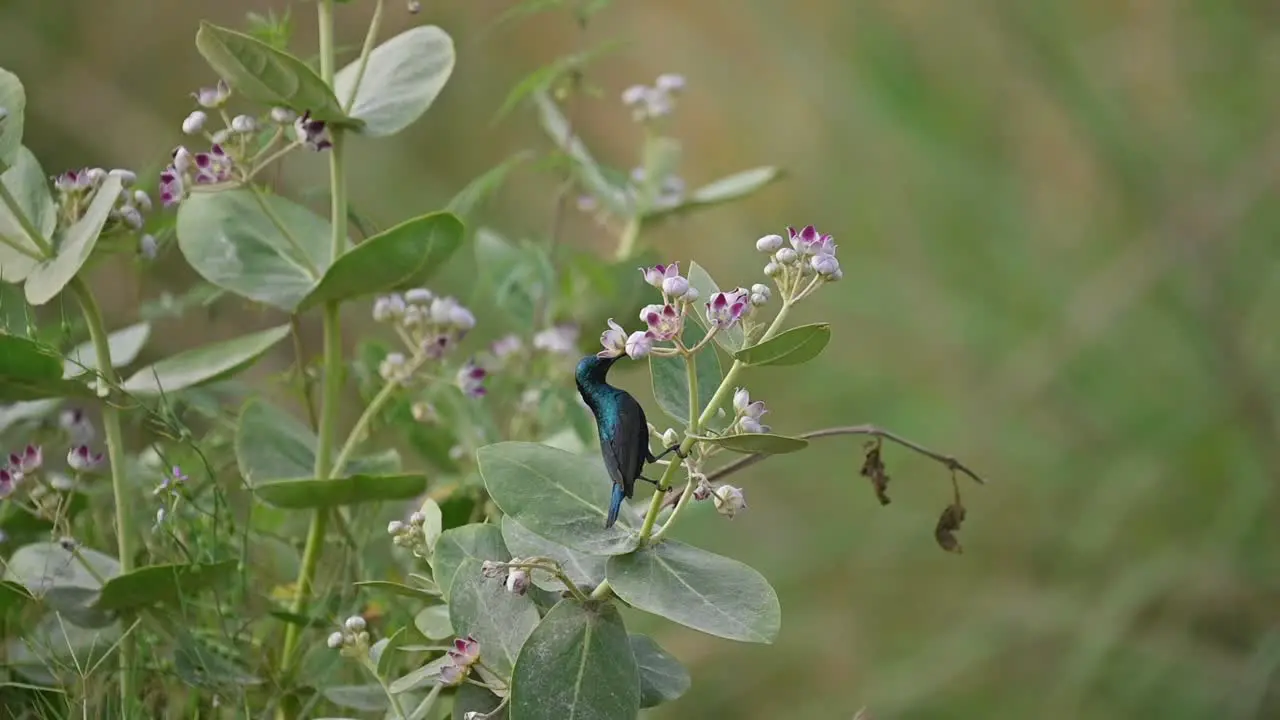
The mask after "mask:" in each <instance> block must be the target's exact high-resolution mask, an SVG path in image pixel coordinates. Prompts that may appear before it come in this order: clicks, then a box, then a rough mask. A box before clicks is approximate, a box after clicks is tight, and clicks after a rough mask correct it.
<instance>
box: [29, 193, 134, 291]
mask: <svg viewBox="0 0 1280 720" xmlns="http://www.w3.org/2000/svg"><path fill="white" fill-rule="evenodd" d="M121 190H123V186H122V185H121V184H120V178H119V177H117V176H115V175H108V176H107V177H106V179H104V180H103V181H102V185H100V186H98V191H97V192H96V193H94V195H93V200H91V201H90V202H89V207H88V209H86V210H85V211H84V216H83V217H81V218H80V219H79V220H78V221H76V224H75V225H72V226H71V227H70V228H67V231H66V233H65V234H64V235H63V236H62V242H61V243H60V244H59V246H58V250H57V254H56V255H54V256H53V257H51V258H49V259H47V260H43V261H41V262H40V263H39V264H38V265H36V266H35V267H34V268H32V269H31V272H30V273H28V274H27V281H26V284H25V285H24V289H25V290H26V295H27V302H29V303H31V304H32V305H43V304H45V303H47V302H49V301H50V300H52V299H53V298H54V297H55V296H57V294H58V293H60V292H62V288H64V287H66V286H67V283H69V282H71V281H72V279H74V278H75V276H76V273H78V272H80V268H81V267H83V266H84V264H85V261H87V260H88V259H89V255H90V254H92V253H93V247H94V245H97V244H98V236H99V235H100V234H101V233H102V226H103V225H105V224H106V222H107V219H108V217H110V215H111V209H112V208H113V207H115V204H116V198H118V197H120V191H121Z"/></svg>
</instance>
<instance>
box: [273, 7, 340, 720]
mask: <svg viewBox="0 0 1280 720" xmlns="http://www.w3.org/2000/svg"><path fill="white" fill-rule="evenodd" d="M333 3H334V0H320V2H319V3H317V5H316V9H317V18H318V20H319V26H320V32H319V35H320V76H321V78H323V79H324V81H325V82H326V83H328V85H329V86H330V87H333V64H334V44H333ZM332 136H333V147H332V148H330V150H329V188H330V191H329V194H330V199H331V204H330V215H331V217H330V223H331V225H332V228H333V237H332V238H331V253H330V257H331V258H332V262H337V260H338V258H339V257H341V255H342V252H343V250H345V249H346V236H347V233H346V227H347V192H346V190H347V185H346V178H345V176H344V163H343V153H342V151H343V146H344V142H343V134H342V131H341V130H339V129H336V128H335V129H332ZM322 321H323V328H324V357H323V364H324V388H323V391H322V394H321V401H320V427H319V433H318V435H319V441H318V442H317V445H316V464H315V476H316V478H318V479H320V480H327V479H329V478H330V477H331V476H332V475H333V446H334V440H335V437H336V435H337V428H338V411H339V403H340V401H341V395H342V378H343V367H342V327H341V322H340V318H339V305H338V303H336V302H328V303H325V304H324V306H323V316H322ZM328 522H329V512H328V509H326V508H319V509H317V510H316V511H315V514H314V515H312V516H311V526H310V528H309V529H308V530H307V544H306V547H305V548H304V550H303V553H302V567H301V568H299V570H298V580H297V583H296V584H295V587H294V598H293V604H292V606H291V607H290V610H291V611H292V612H293V613H294V614H297V615H301V614H303V613H304V612H305V611H306V608H307V603H308V602H309V601H310V599H311V585H312V583H313V581H314V580H315V574H316V567H317V566H318V565H319V563H320V556H321V554H323V552H324V536H325V529H326V526H327V525H328ZM300 634H301V628H300V627H299V626H298V625H295V624H292V623H290V624H289V626H288V628H286V629H285V636H284V644H283V647H282V648H281V656H280V674H281V675H282V676H285V678H286V679H287V677H288V675H289V673H290V671H291V670H292V668H293V660H294V655H295V652H294V651H295V650H296V649H297V646H298V639H299V636H300ZM291 711H292V703H289V702H286V703H283V704H282V705H281V714H282V715H283V716H284V717H289V716H291V715H292V712H291Z"/></svg>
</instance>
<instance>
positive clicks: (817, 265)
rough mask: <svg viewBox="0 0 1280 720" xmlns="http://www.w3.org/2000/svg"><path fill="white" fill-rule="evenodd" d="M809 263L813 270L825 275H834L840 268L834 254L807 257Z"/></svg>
mask: <svg viewBox="0 0 1280 720" xmlns="http://www.w3.org/2000/svg"><path fill="white" fill-rule="evenodd" d="M809 264H810V265H812V266H813V269H814V272H816V273H818V274H819V275H823V276H826V277H830V276H831V275H835V274H836V272H838V271H839V270H840V261H839V260H836V256H835V255H827V254H825V253H824V254H821V255H814V256H813V257H811V258H809Z"/></svg>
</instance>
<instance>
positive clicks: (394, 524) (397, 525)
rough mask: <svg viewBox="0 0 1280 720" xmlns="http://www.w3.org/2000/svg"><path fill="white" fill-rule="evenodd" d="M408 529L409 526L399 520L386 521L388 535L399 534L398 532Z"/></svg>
mask: <svg viewBox="0 0 1280 720" xmlns="http://www.w3.org/2000/svg"><path fill="white" fill-rule="evenodd" d="M408 529H409V528H408V527H407V526H406V525H405V524H404V523H402V522H400V521H399V520H392V521H391V522H389V523H387V534H388V535H399V534H400V533H402V532H404V531H405V530H408Z"/></svg>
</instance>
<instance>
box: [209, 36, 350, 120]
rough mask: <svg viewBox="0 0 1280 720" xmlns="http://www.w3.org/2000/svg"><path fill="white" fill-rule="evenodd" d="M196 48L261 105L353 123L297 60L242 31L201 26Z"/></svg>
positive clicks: (326, 88) (235, 87)
mask: <svg viewBox="0 0 1280 720" xmlns="http://www.w3.org/2000/svg"><path fill="white" fill-rule="evenodd" d="M196 49H197V50H199V51H200V54H201V55H203V56H204V59H205V61H207V62H208V63H209V67H211V68H213V71H214V72H216V73H217V74H218V75H219V77H221V78H222V79H223V80H226V81H227V85H230V86H231V88H232V89H233V90H235V91H236V93H238V94H240V95H242V96H244V98H245V99H247V100H250V101H252V102H255V103H258V104H260V105H276V106H281V107H287V108H290V109H291V110H294V111H296V112H297V113H298V114H299V115H301V114H302V113H304V112H307V111H310V112H311V117H313V118H314V119H316V120H323V121H324V122H331V123H341V124H346V123H349V120H348V118H347V117H346V115H345V114H344V113H343V112H342V108H341V107H340V106H339V105H338V99H337V98H336V97H334V95H333V92H332V91H330V90H329V86H328V85H325V83H324V81H323V80H321V79H320V76H319V75H317V74H316V73H315V71H313V70H312V69H311V68H309V67H307V64H306V63H304V62H302V61H301V60H299V59H298V58H296V57H294V56H292V55H290V54H288V53H286V52H282V51H280V50H276V49H275V48H273V47H271V46H270V45H268V44H266V43H264V42H262V41H261V40H257V39H255V38H252V37H250V36H248V35H245V34H243V33H238V32H236V31H234V30H228V29H226V28H221V27H218V26H217V25H213V24H210V23H208V22H201V23H200V30H199V31H198V32H197V33H196Z"/></svg>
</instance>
